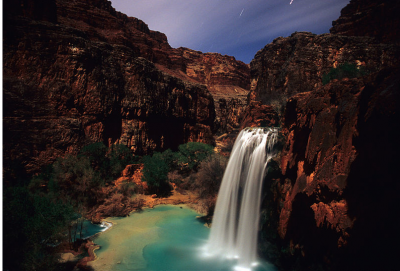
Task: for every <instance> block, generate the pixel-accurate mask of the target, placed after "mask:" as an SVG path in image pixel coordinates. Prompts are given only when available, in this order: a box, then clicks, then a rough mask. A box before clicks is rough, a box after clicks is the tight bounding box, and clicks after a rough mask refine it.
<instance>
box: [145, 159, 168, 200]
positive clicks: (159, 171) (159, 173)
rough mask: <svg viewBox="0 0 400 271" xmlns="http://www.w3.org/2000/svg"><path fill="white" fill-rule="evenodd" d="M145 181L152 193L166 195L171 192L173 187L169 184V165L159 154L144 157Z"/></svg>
mask: <svg viewBox="0 0 400 271" xmlns="http://www.w3.org/2000/svg"><path fill="white" fill-rule="evenodd" d="M142 160H143V164H144V167H143V177H142V178H143V181H145V182H146V183H147V185H148V187H149V192H150V193H155V194H157V195H159V194H166V193H169V192H170V191H171V186H170V185H169V183H168V172H169V169H170V168H169V166H168V163H167V162H166V161H165V160H164V158H163V156H162V154H161V153H159V152H155V153H154V154H153V156H144V157H143V159H142Z"/></svg>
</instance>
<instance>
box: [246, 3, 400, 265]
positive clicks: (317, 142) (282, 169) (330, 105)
mask: <svg viewBox="0 0 400 271" xmlns="http://www.w3.org/2000/svg"><path fill="white" fill-rule="evenodd" d="M394 6H396V7H397V6H398V1H385V2H384V3H383V1H379V0H378V1H364V2H363V1H351V2H350V4H349V6H347V7H346V8H345V9H344V10H343V11H342V16H341V18H340V19H339V20H338V21H336V23H334V28H333V29H332V30H331V31H332V32H333V33H337V34H325V35H313V34H311V33H294V34H292V35H291V36H290V37H287V38H278V39H276V40H274V42H273V43H271V44H269V45H267V46H265V47H264V49H262V50H261V51H259V52H258V53H257V55H256V56H255V59H254V60H253V61H252V63H251V76H252V86H251V93H250V96H249V97H250V99H251V100H255V101H259V102H262V103H264V104H267V105H272V106H273V107H274V108H276V109H283V110H282V111H281V112H282V114H281V125H282V127H281V128H282V129H281V142H282V148H283V149H282V153H281V156H280V157H279V158H278V161H276V163H275V164H274V165H273V166H272V168H274V170H272V174H270V175H269V177H268V178H267V180H266V182H265V193H266V194H267V196H266V197H265V201H264V204H263V211H262V215H263V216H262V217H263V219H264V221H263V222H262V230H261V239H262V240H264V241H265V242H266V243H269V246H268V245H266V246H264V245H261V248H260V249H261V251H262V253H264V255H266V257H267V258H269V259H271V260H273V261H274V262H275V263H276V264H277V265H278V266H279V267H280V268H281V269H282V270H397V269H398V267H397V262H396V260H395V259H396V258H397V256H396V255H397V251H398V249H397V246H398V243H399V242H400V235H399V234H398V233H397V231H398V230H397V229H398V228H399V227H400V222H399V220H398V219H395V218H394V217H393V214H396V213H399V212H400V207H399V206H400V205H399V204H397V203H396V198H397V196H396V195H397V194H398V193H399V192H400V186H399V184H398V182H397V179H398V178H397V175H398V174H397V172H396V164H397V163H398V158H397V156H398V155H397V154H398V153H399V151H400V148H399V146H398V144H397V143H396V142H397V134H398V131H400V127H399V124H400V114H399V108H400V95H399V94H400V91H399V90H400V79H399V78H400V71H399V67H400V62H399V59H400V47H399V45H398V43H397V41H396V38H395V37H397V36H398V33H397V31H398V29H397V28H396V29H393V30H390V27H388V26H389V25H390V23H391V20H390V17H388V18H385V16H381V15H382V14H391V13H392V11H391V10H388V8H394ZM395 10H396V9H395ZM376 12H378V13H379V14H381V15H379V16H378V17H376V19H379V23H377V25H375V26H374V27H370V24H371V23H373V22H377V21H376V20H372V21H371V22H368V23H367V20H368V18H371V16H372V17H373V16H376ZM373 14H375V15H373ZM362 22H363V23H362ZM392 23H393V24H396V23H397V21H396V20H393V22H392ZM356 35H357V36H356ZM343 63H354V64H356V65H357V66H358V67H364V68H365V70H366V71H367V72H366V75H364V76H360V77H358V78H353V79H348V78H343V79H340V80H333V81H331V82H329V83H328V84H326V85H323V84H322V80H321V79H322V75H323V74H324V73H327V72H328V71H329V70H330V69H331V68H332V67H338V65H340V64H343ZM383 248H384V249H383ZM366 259H368V260H366Z"/></svg>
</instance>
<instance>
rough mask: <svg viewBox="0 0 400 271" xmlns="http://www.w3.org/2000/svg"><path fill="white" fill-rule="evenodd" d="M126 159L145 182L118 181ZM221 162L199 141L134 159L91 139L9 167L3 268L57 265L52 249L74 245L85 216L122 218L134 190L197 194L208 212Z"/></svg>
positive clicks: (134, 203) (134, 202) (132, 206)
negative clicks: (29, 168)
mask: <svg viewBox="0 0 400 271" xmlns="http://www.w3.org/2000/svg"><path fill="white" fill-rule="evenodd" d="M132 164H141V165H142V166H141V167H140V168H141V169H142V175H141V180H138V181H139V183H140V182H143V183H144V182H145V183H146V186H140V185H138V184H137V183H136V182H132V181H126V180H124V179H122V180H121V181H118V180H119V179H121V175H122V172H123V170H124V169H125V168H126V167H127V165H132ZM16 165H17V164H16ZM225 165H226V158H225V157H222V156H220V155H219V154H215V153H214V150H213V147H212V146H210V145H207V144H204V143H198V142H189V143H186V144H182V145H180V146H179V147H178V150H176V151H171V150H169V149H168V150H165V151H164V152H155V153H153V154H152V155H148V156H144V157H140V158H137V157H134V156H133V154H132V153H131V150H130V149H129V148H128V147H126V146H125V145H112V146H110V147H106V146H105V145H104V144H103V143H101V142H97V143H93V144H89V145H87V146H84V147H83V148H82V149H81V150H80V151H79V152H78V153H77V154H76V155H72V154H67V155H65V156H64V157H59V158H58V159H57V160H56V161H55V162H54V163H52V164H50V165H47V166H45V167H43V168H42V170H41V172H40V173H38V174H35V175H34V176H28V175H27V174H24V171H23V170H21V167H20V166H19V167H18V166H16V167H14V169H12V170H9V171H6V172H4V182H5V184H6V185H5V188H4V193H3V196H4V198H3V200H4V202H5V204H4V231H5V232H7V234H6V235H5V236H4V247H5V248H7V249H5V250H4V251H5V252H4V253H5V254H4V256H5V257H8V259H9V261H7V266H6V269H7V268H9V269H11V270H56V269H59V268H61V267H60V265H59V262H58V259H57V257H56V255H57V254H56V253H55V252H56V251H57V247H58V246H59V244H64V245H63V247H66V248H68V249H77V243H79V242H81V241H80V238H81V237H82V223H83V221H84V220H85V219H90V220H92V221H94V222H97V223H98V222H100V220H101V219H102V218H105V217H109V216H127V215H129V213H130V212H132V211H133V210H137V209H141V208H142V207H143V205H144V200H143V199H142V198H141V197H140V196H137V195H138V194H150V195H153V196H156V197H168V196H169V195H170V194H171V192H172V190H173V187H175V188H176V190H177V191H179V192H180V193H183V194H184V193H186V192H185V191H188V190H189V191H190V192H191V193H195V194H198V197H199V201H198V202H199V205H201V206H202V208H203V210H205V212H207V213H212V210H213V208H214V205H215V198H216V194H217V193H218V188H219V184H220V182H221V179H222V175H223V171H224V168H225ZM17 255H18V256H17ZM8 265H9V266H8Z"/></svg>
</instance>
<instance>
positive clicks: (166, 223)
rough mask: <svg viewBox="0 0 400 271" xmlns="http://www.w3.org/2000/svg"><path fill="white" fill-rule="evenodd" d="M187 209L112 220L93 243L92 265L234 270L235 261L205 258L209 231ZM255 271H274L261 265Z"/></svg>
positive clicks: (169, 208)
mask: <svg viewBox="0 0 400 271" xmlns="http://www.w3.org/2000/svg"><path fill="white" fill-rule="evenodd" d="M197 215H198V214H197V213H196V212H194V211H193V210H191V209H189V208H187V207H186V206H173V205H161V206H157V207H155V208H154V209H146V210H144V211H143V212H141V213H133V214H131V216H129V217H126V218H113V219H110V221H111V222H113V223H114V226H113V228H112V229H111V230H109V231H107V232H104V233H102V234H100V235H99V236H98V237H97V238H95V240H94V242H95V243H96V244H99V245H100V246H101V247H102V248H101V249H100V250H96V254H97V255H98V259H97V260H96V261H94V262H92V263H90V265H91V266H92V267H93V268H94V269H95V270H96V271H103V270H104V271H105V270H116V271H126V270H141V271H142V270H143V271H144V270H152V271H157V270H233V267H234V265H235V261H234V260H227V259H221V258H220V257H217V258H213V257H211V256H208V255H205V253H204V251H203V249H202V247H204V245H205V244H206V241H207V238H208V235H209V231H210V229H209V228H207V227H205V226H204V225H203V224H202V223H201V222H200V221H198V220H197V219H196V216H197ZM254 270H274V269H273V266H271V265H268V264H266V263H262V264H260V265H259V266H257V267H256V268H255V269H254Z"/></svg>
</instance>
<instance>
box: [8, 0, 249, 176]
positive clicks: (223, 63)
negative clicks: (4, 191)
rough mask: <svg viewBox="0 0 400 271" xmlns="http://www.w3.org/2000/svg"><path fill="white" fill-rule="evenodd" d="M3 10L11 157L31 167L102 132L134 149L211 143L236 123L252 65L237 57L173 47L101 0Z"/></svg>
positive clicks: (37, 0)
mask: <svg viewBox="0 0 400 271" xmlns="http://www.w3.org/2000/svg"><path fill="white" fill-rule="evenodd" d="M43 6H46V8H47V9H45V10H46V13H43V9H42V8H41V7H43ZM5 14H7V16H6V18H5V27H4V55H3V57H4V74H3V83H4V88H3V93H4V94H3V98H4V100H3V102H4V115H3V124H4V157H5V161H6V164H7V165H8V163H9V162H10V163H12V161H18V162H21V163H22V164H23V165H24V167H25V168H26V170H28V171H29V172H35V171H37V170H38V169H39V168H40V167H41V166H43V165H45V164H48V163H51V162H52V161H54V159H55V158H57V157H59V156H62V155H64V154H65V153H75V152H76V151H77V150H79V149H80V148H81V147H82V146H83V145H85V144H89V143H92V142H98V141H103V142H105V143H106V144H107V145H109V144H115V143H122V144H125V145H127V146H128V147H130V148H131V149H132V151H133V153H134V154H136V155H144V154H149V153H152V152H153V151H160V150H164V149H167V148H172V149H174V148H177V146H178V145H179V144H182V143H185V142H188V141H200V142H206V143H209V144H213V142H214V139H213V134H214V133H215V132H216V131H217V130H218V129H220V130H221V129H222V130H223V129H226V127H228V126H232V125H236V126H238V125H239V124H238V121H237V117H236V116H237V115H238V114H239V113H240V112H241V111H242V109H241V108H242V107H243V106H244V105H245V102H244V98H243V97H246V95H247V91H246V89H249V86H250V81H249V67H248V65H246V64H244V63H242V62H240V61H236V60H235V59H234V58H233V57H230V56H222V55H220V54H216V53H207V54H203V53H201V52H197V51H193V50H190V49H186V48H178V49H174V48H171V47H170V45H169V44H168V41H167V37H166V36H165V35H164V34H163V33H160V32H157V31H152V30H150V29H149V28H148V26H147V25H146V24H145V23H144V22H143V21H141V20H139V19H136V18H131V17H128V16H126V15H124V14H122V13H120V12H117V11H115V9H114V8H112V6H111V3H110V2H109V1H106V0H90V1H83V0H82V1H72V2H71V1H64V0H59V1H57V2H55V1H41V0H24V1H22V0H21V1H17V2H14V3H8V4H6V5H5ZM216 114H217V116H218V117H217V118H216Z"/></svg>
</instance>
